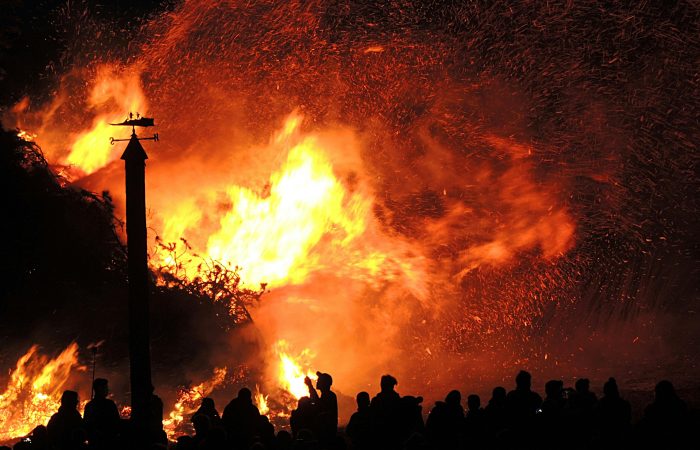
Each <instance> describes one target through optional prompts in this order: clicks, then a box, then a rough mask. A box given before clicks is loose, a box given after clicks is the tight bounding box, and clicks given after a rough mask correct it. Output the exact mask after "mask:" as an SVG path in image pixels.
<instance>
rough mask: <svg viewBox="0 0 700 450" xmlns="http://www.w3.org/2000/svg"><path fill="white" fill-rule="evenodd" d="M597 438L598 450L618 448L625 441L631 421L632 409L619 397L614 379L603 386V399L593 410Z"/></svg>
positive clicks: (610, 379)
mask: <svg viewBox="0 0 700 450" xmlns="http://www.w3.org/2000/svg"><path fill="white" fill-rule="evenodd" d="M595 419H596V425H597V431H598V436H597V439H596V445H597V446H598V447H600V448H619V447H620V446H621V445H622V444H623V442H624V441H625V440H626V438H627V435H628V433H629V428H630V421H631V420H632V408H631V407H630V404H629V402H628V401H627V400H624V399H623V398H622V397H620V391H619V389H618V387H617V381H615V378H612V377H610V378H609V379H608V381H606V382H605V384H604V385H603V398H601V399H600V401H599V402H598V405H597V407H596V410H595Z"/></svg>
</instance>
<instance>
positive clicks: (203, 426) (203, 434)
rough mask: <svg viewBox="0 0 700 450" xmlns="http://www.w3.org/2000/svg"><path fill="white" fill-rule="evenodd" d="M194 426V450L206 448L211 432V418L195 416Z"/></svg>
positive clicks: (200, 415) (203, 415) (202, 415)
mask: <svg viewBox="0 0 700 450" xmlns="http://www.w3.org/2000/svg"><path fill="white" fill-rule="evenodd" d="M192 426H193V427H194V436H193V438H192V446H193V448H200V447H204V442H205V441H206V439H207V437H208V436H209V431H210V430H211V422H210V421H209V416H207V415H206V414H195V415H194V416H192Z"/></svg>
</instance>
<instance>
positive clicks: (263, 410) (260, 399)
mask: <svg viewBox="0 0 700 450" xmlns="http://www.w3.org/2000/svg"><path fill="white" fill-rule="evenodd" d="M267 398H268V396H267V395H264V394H263V393H262V392H260V388H259V387H258V386H255V397H254V399H253V401H254V402H255V405H256V406H257V407H258V410H259V411H260V414H262V415H263V416H265V415H267V414H268V413H269V412H270V407H269V406H268V405H267Z"/></svg>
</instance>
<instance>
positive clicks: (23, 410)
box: [0, 342, 82, 442]
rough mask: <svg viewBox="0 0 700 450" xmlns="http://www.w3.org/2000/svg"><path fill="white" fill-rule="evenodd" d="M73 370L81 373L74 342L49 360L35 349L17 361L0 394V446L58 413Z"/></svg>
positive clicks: (76, 346) (76, 347) (26, 432)
mask: <svg viewBox="0 0 700 450" xmlns="http://www.w3.org/2000/svg"><path fill="white" fill-rule="evenodd" d="M74 368H78V369H82V367H81V366H79V365H78V345H77V344H76V343H75V342H73V343H71V344H70V345H69V346H68V347H67V348H66V349H65V350H63V352H61V354H60V355H58V356H57V357H56V358H54V359H51V360H49V359H48V358H47V357H46V356H43V355H40V354H39V353H38V346H37V345H33V346H32V347H31V348H30V349H29V350H28V351H27V353H25V354H24V355H23V356H22V357H20V358H19V360H17V364H16V365H15V369H14V370H13V371H12V373H11V374H10V379H9V381H8V383H7V388H6V389H5V391H4V392H3V393H1V394H0V442H2V441H7V440H10V439H13V438H17V437H21V436H26V435H27V434H29V433H30V432H31V431H32V430H33V429H34V428H35V427H36V426H37V425H42V424H43V425H45V424H46V423H47V422H48V420H49V419H50V418H51V415H52V414H54V413H55V412H56V411H57V410H58V407H59V406H60V398H61V393H62V392H63V390H64V386H65V384H66V382H67V381H68V377H69V376H70V373H71V370H72V369H74Z"/></svg>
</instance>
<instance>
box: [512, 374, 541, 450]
mask: <svg viewBox="0 0 700 450" xmlns="http://www.w3.org/2000/svg"><path fill="white" fill-rule="evenodd" d="M531 386H532V375H530V373H529V372H526V371H524V370H521V371H520V372H519V373H518V375H517V376H516V377H515V389H514V390H512V391H510V392H509V393H508V395H507V396H506V410H507V414H508V421H509V425H510V429H511V432H512V434H511V436H510V438H511V439H514V440H515V441H516V442H521V443H523V445H524V446H529V445H531V443H532V440H533V438H534V431H535V430H534V428H535V414H537V413H538V412H540V411H541V410H540V407H541V406H542V397H540V395H539V394H538V393H537V392H534V391H532V390H531V389H530V388H531Z"/></svg>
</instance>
